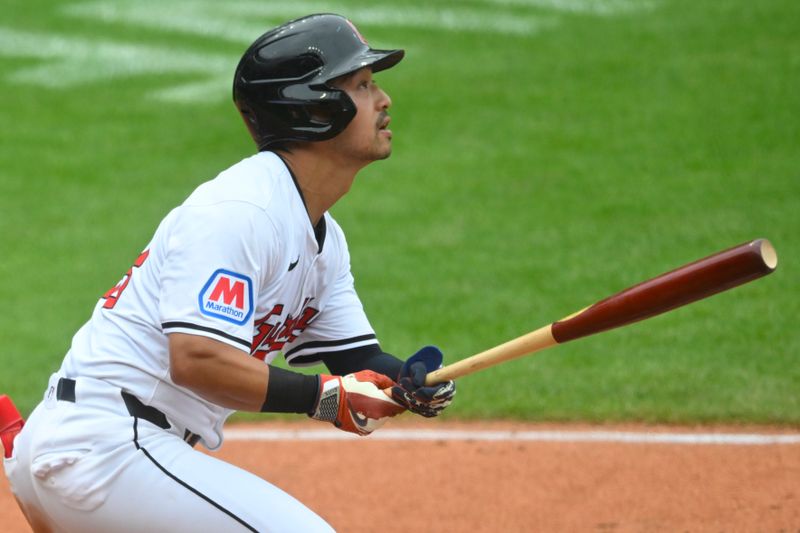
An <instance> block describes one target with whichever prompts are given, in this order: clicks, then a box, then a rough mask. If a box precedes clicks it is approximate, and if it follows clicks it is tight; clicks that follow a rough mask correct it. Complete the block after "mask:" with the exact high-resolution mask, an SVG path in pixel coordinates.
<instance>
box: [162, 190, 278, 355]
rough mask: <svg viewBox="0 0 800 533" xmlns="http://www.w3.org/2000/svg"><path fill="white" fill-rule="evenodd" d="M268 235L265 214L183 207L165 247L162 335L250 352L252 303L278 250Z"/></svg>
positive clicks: (235, 206)
mask: <svg viewBox="0 0 800 533" xmlns="http://www.w3.org/2000/svg"><path fill="white" fill-rule="evenodd" d="M271 229H272V227H271V226H270V224H269V221H268V219H267V217H266V216H265V215H264V214H263V211H262V210H260V209H259V208H257V207H256V206H253V205H250V204H247V203H244V202H226V203H224V204H216V205H212V206H184V207H182V208H181V209H180V210H179V211H178V212H177V214H176V216H175V219H174V220H173V223H172V225H171V227H170V229H169V233H168V235H167V237H166V242H165V243H164V246H165V247H166V253H165V261H164V265H163V267H162V271H161V293H160V295H159V317H160V320H161V328H162V330H163V332H164V333H165V334H169V333H176V332H180V333H188V334H192V335H201V336H205V337H209V338H212V339H215V340H218V341H221V342H224V343H226V344H229V345H231V346H233V347H235V348H238V349H240V350H243V351H246V352H249V351H250V347H251V344H252V337H253V315H254V312H255V306H256V299H255V298H256V295H257V294H258V291H259V288H260V285H261V284H262V280H263V279H265V276H267V275H268V272H265V270H269V268H270V266H271V264H270V262H271V261H274V255H275V254H274V253H272V251H273V250H274V249H276V247H277V246H276V242H275V233H274V231H270V230H271Z"/></svg>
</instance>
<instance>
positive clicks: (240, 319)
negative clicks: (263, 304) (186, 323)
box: [198, 269, 253, 326]
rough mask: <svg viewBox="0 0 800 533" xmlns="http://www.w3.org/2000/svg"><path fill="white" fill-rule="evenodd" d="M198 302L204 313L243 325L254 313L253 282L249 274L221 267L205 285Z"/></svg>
mask: <svg viewBox="0 0 800 533" xmlns="http://www.w3.org/2000/svg"><path fill="white" fill-rule="evenodd" d="M198 304H199V305H200V312H201V313H203V314H204V315H206V316H210V317H214V318H219V319H222V320H226V321H228V322H233V323H234V324H238V325H240V326H241V325H243V324H245V323H246V322H247V321H248V320H249V319H250V316H251V315H252V314H253V282H252V281H250V278H248V277H247V276H243V275H241V274H237V273H236V272H231V271H230V270H223V269H219V270H217V271H216V272H214V273H213V274H211V277H210V278H209V279H208V282H206V284H205V285H204V286H203V290H202V291H200V296H199V297H198Z"/></svg>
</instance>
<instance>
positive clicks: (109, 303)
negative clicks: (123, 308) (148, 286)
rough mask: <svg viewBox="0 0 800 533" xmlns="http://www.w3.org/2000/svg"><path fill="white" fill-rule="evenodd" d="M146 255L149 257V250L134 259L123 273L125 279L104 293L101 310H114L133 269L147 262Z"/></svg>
mask: <svg viewBox="0 0 800 533" xmlns="http://www.w3.org/2000/svg"><path fill="white" fill-rule="evenodd" d="M148 255H150V250H145V251H144V252H142V254H141V255H140V256H139V257H137V258H136V261H135V262H134V263H133V266H132V267H131V268H129V269H128V271H127V272H126V273H125V277H123V278H122V280H120V282H119V283H117V284H116V285H114V286H113V287H111V288H110V289H108V290H107V291H106V293H105V294H104V295H103V299H105V303H103V309H114V306H115V305H117V300H119V297H120V296H121V295H122V291H124V290H125V287H127V286H128V282H129V281H130V280H131V275H132V274H133V269H134V268H139V267H140V266H142V265H143V264H144V262H145V260H147V256H148Z"/></svg>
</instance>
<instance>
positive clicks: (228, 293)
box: [208, 276, 244, 309]
mask: <svg viewBox="0 0 800 533" xmlns="http://www.w3.org/2000/svg"><path fill="white" fill-rule="evenodd" d="M220 297H222V301H223V302H224V303H225V305H231V302H233V306H234V307H236V308H237V309H244V281H235V282H234V283H233V287H231V278H229V277H227V276H221V277H220V278H219V280H217V286H216V287H214V290H213V291H212V292H211V296H209V298H208V299H209V300H211V301H214V302H219V300H220Z"/></svg>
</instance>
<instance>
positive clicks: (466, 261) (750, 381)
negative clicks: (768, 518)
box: [0, 0, 800, 426]
mask: <svg viewBox="0 0 800 533" xmlns="http://www.w3.org/2000/svg"><path fill="white" fill-rule="evenodd" d="M286 5H287V3H285V2H275V1H266V0H265V1H259V2H255V1H245V2H224V3H223V2H212V1H211V0H204V1H190V0H160V1H158V2H155V1H153V0H147V1H136V0H116V1H111V0H108V1H106V2H98V1H94V2H92V1H89V2H81V1H78V0H75V1H65V0H58V1H54V0H48V1H44V0H25V1H22V0H6V2H5V6H6V7H5V8H4V10H3V11H4V14H3V17H2V21H0V91H2V97H3V98H2V104H0V124H1V125H2V127H0V250H2V260H0V302H2V305H3V306H4V312H3V313H2V315H0V331H1V332H2V333H1V336H0V341H1V344H0V393H7V394H10V395H11V396H12V397H13V398H14V399H15V400H16V402H17V403H18V405H19V406H20V407H21V409H22V410H23V411H24V412H29V411H30V410H31V409H32V408H33V406H34V405H35V403H36V402H37V401H38V399H39V398H40V397H41V394H42V392H43V389H44V387H45V384H46V380H47V376H48V375H49V374H50V373H51V372H52V371H54V370H55V369H57V368H58V366H59V364H60V361H61V358H62V357H63V355H64V353H65V351H66V350H67V348H68V346H69V343H70V339H71V336H72V335H73V333H74V332H75V331H76V330H77V329H78V328H79V327H80V325H81V324H82V323H83V322H84V321H85V320H86V319H87V318H88V316H89V314H90V311H91V308H92V306H93V305H94V302H95V301H96V300H97V298H98V297H99V296H100V295H101V294H102V293H103V292H105V290H106V289H108V288H109V287H111V286H112V285H114V284H115V283H116V282H117V281H118V279H119V278H120V277H121V276H122V274H123V273H124V272H125V271H126V270H127V269H128V267H129V265H130V263H131V262H132V261H133V259H135V257H136V256H137V254H138V252H139V251H140V250H141V249H142V247H143V246H144V245H145V244H146V243H147V241H148V240H149V238H150V236H151V235H152V232H153V231H154V230H155V227H156V225H157V224H158V222H159V220H160V219H161V217H163V216H164V215H165V214H166V213H167V212H168V211H169V210H170V209H171V208H172V207H173V206H174V205H176V204H178V203H180V202H181V201H182V200H183V198H185V197H186V196H187V195H188V194H189V192H190V191H191V190H192V189H193V188H194V187H195V186H196V185H197V184H199V183H201V182H202V181H205V180H207V179H210V178H212V177H214V176H215V175H216V173H218V172H219V171H221V170H223V169H224V168H226V167H227V166H229V165H231V164H232V163H234V162H236V161H238V160H239V159H241V158H242V157H244V156H246V155H248V154H250V153H252V151H253V149H254V147H253V145H252V142H251V141H250V139H249V137H248V135H247V133H246V131H245V129H244V127H243V126H242V123H241V120H240V118H239V116H238V114H237V113H236V111H235V109H234V107H233V105H232V104H231V102H230V82H229V80H230V79H231V76H232V72H233V69H234V68H235V66H236V63H237V61H238V58H239V56H240V54H241V52H242V51H243V50H244V49H245V48H246V46H247V44H248V43H249V42H250V41H251V40H252V39H254V38H255V37H256V36H258V34H259V33H261V31H262V30H265V29H267V28H268V27H270V26H272V25H274V24H276V23H279V22H281V21H283V20H286V19H288V18H291V17H293V16H299V15H303V14H306V13H309V12H315V11H336V12H341V13H343V14H345V15H347V16H349V17H350V18H352V19H353V20H354V22H356V24H358V25H359V26H360V29H361V30H362V32H363V33H364V34H365V36H366V37H367V38H368V39H369V40H370V41H371V43H372V44H373V46H376V47H395V46H397V47H404V48H406V49H407V57H406V59H405V60H404V61H403V63H401V64H400V66H399V67H398V68H396V69H393V70H391V71H388V72H386V73H382V74H381V75H379V77H378V80H379V82H380V83H381V85H382V86H383V87H384V88H385V89H386V90H387V91H388V92H389V94H390V95H391V96H392V98H393V101H394V106H393V110H392V116H393V122H392V129H393V131H394V134H395V149H394V154H393V156H392V157H391V159H389V160H387V161H385V162H380V163H377V164H374V165H373V166H371V167H369V168H368V169H366V170H365V171H364V172H363V173H362V174H361V175H360V176H359V178H358V179H357V181H356V184H355V186H354V188H353V190H352V191H351V194H350V195H349V196H347V197H346V198H345V199H344V200H343V201H342V202H341V203H340V204H338V205H337V206H336V207H335V209H334V214H335V216H336V217H337V219H338V220H339V222H340V223H341V224H342V226H343V227H344V228H345V231H346V232H347V234H348V239H349V243H350V248H351V253H352V260H353V269H354V273H355V276H356V281H357V288H358V290H359V293H360V295H361V298H362V300H363V301H364V304H365V306H366V308H367V310H368V313H369V315H370V317H371V320H372V322H373V326H374V327H375V328H376V330H377V331H378V333H379V337H380V339H381V342H382V345H383V347H384V348H385V349H386V350H388V351H391V352H393V353H396V354H398V355H405V354H410V353H412V352H413V351H414V350H416V348H418V347H419V346H421V345H423V344H427V343H434V344H437V345H439V346H440V347H441V348H442V349H443V350H444V351H445V354H446V361H447V362H451V361H455V360H457V359H459V358H462V357H466V356H468V355H471V354H473V353H475V352H478V351H482V350H484V349H486V348H489V347H491V346H494V345H496V344H498V343H500V342H503V341H505V340H508V339H510V338H512V337H516V336H518V335H521V334H523V333H526V332H528V331H530V330H532V329H535V328H537V327H539V326H542V325H544V324H546V323H549V322H551V321H553V320H555V319H558V318H561V317H562V316H565V315H567V314H570V313H572V312H574V311H576V310H577V309H580V308H582V307H584V306H586V305H588V304H590V303H593V302H594V301H596V300H598V299H600V298H602V297H605V296H607V295H609V294H611V293H612V292H615V291H617V290H620V289H623V288H625V287H627V286H629V285H632V284H634V283H636V282H639V281H641V280H643V279H646V278H648V277H651V276H654V275H657V274H659V273H661V272H663V271H666V270H668V269H671V268H674V267H677V266H679V265H681V264H683V263H686V262H688V261H691V260H694V259H697V258H699V257H702V256H704V255H707V254H710V253H712V252H715V251H717V250H720V249H722V248H725V247H729V246H733V245H735V244H739V243H741V242H744V241H747V240H750V239H753V238H756V237H767V238H769V239H770V240H771V241H772V242H773V243H774V245H775V247H776V248H777V250H778V254H779V256H780V265H779V268H778V271H777V272H776V273H775V274H773V275H772V276H770V277H767V278H765V279H763V280H759V281H757V282H754V283H752V284H750V285H746V286H744V287H741V288H738V289H735V290H733V291H730V292H727V293H724V294H721V295H718V296H715V297H713V298H711V299H709V300H705V301H703V302H699V303H696V304H694V305H692V306H689V307H686V308H683V309H679V310H676V311H674V312H672V313H670V314H667V315H664V316H661V317H657V318H654V319H651V320H649V321H646V322H642V323H640V324H636V325H632V326H630V327H627V328H623V329H620V330H615V331H612V332H608V333H604V334H602V335H599V336H594V337H590V338H586V339H583V340H579V341H575V342H574V343H571V344H567V345H565V346H559V347H557V348H554V349H552V350H548V351H545V352H542V353H540V354H538V355H536V356H532V357H529V358H523V359H520V360H517V361H514V362H511V363H507V364H504V365H501V366H499V367H496V368H494V369H491V370H487V371H485V372H482V373H480V374H476V375H473V376H470V377H467V378H464V379H463V380H461V381H460V382H459V394H458V397H457V401H456V402H455V403H454V405H453V407H452V408H451V409H450V410H449V412H448V414H447V416H448V417H451V418H488V417H492V418H497V417H503V418H517V419H526V420H548V421H550V420H586V421H647V422H668V423H711V422H735V423H738V422H742V423H751V422H755V423H770V424H773V423H774V424H785V425H794V426H797V425H800V333H799V332H798V327H797V320H798V316H800V303H799V301H798V300H799V299H800V282H799V281H798V280H799V278H798V270H797V266H796V265H797V264H798V261H800V238H798V234H799V233H800V120H798V117H800V33H798V31H797V20H800V3H798V2H797V1H796V0H762V1H759V2H753V1H751V0H724V1H721V0H699V1H691V2H690V1H688V0H651V1H642V2H637V1H636V0H470V1H461V2H459V1H450V2H445V1H435V2H425V1H423V0H412V1H409V2H403V3H394V2H392V3H390V2H380V3H377V2H367V1H366V0H362V1H360V2H347V1H340V2H336V3H325V2H310V1H305V0H302V1H297V2H293V3H291V5H290V7H288V8H287V7H286Z"/></svg>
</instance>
